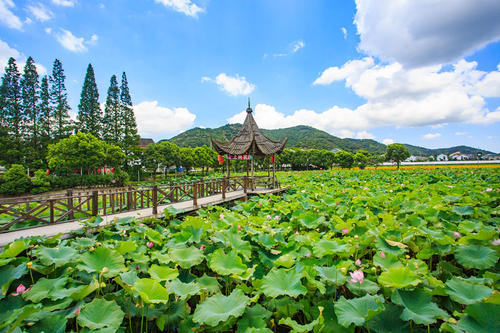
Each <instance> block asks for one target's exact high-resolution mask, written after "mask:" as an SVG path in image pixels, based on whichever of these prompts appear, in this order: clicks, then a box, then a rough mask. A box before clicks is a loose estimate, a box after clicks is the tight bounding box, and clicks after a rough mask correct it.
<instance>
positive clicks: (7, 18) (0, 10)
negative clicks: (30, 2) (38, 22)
mask: <svg viewBox="0 0 500 333" xmlns="http://www.w3.org/2000/svg"><path fill="white" fill-rule="evenodd" d="M14 7H16V5H15V4H14V2H13V1H12V0H0V22H2V23H3V24H4V25H6V26H8V27H9V28H12V29H17V30H21V29H22V28H23V22H22V21H21V19H20V18H19V17H17V16H16V14H14V13H13V12H12V10H11V9H12V8H14Z"/></svg>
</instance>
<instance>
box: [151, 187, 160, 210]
mask: <svg viewBox="0 0 500 333" xmlns="http://www.w3.org/2000/svg"><path fill="white" fill-rule="evenodd" d="M151 196H152V198H151V200H152V201H153V215H155V216H156V215H157V214H158V185H153V193H152V195H151Z"/></svg>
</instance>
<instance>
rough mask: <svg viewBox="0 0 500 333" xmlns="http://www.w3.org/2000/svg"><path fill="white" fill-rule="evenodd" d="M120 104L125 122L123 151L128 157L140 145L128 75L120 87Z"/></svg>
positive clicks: (123, 75)
mask: <svg viewBox="0 0 500 333" xmlns="http://www.w3.org/2000/svg"><path fill="white" fill-rule="evenodd" d="M120 102H121V108H122V110H121V113H122V116H123V118H122V122H123V144H122V146H123V151H124V153H125V155H126V156H128V155H129V153H130V150H131V147H132V146H136V145H138V144H139V135H137V123H136V121H135V115H134V109H133V107H132V98H131V97H130V91H129V89H128V81H127V75H126V74H125V72H123V74H122V84H121V87H120Z"/></svg>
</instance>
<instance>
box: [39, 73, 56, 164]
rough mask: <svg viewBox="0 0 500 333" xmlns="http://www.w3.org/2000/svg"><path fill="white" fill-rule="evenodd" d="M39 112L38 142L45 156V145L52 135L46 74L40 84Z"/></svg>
mask: <svg viewBox="0 0 500 333" xmlns="http://www.w3.org/2000/svg"><path fill="white" fill-rule="evenodd" d="M38 108H39V110H40V111H39V112H40V121H39V124H38V127H39V130H40V142H41V144H42V149H41V150H42V153H43V155H44V156H45V155H46V153H47V147H48V145H49V144H51V143H52V137H53V131H52V129H53V112H52V108H51V105H50V93H49V79H48V78H47V76H44V77H43V78H42V83H41V84H40V101H39V104H38Z"/></svg>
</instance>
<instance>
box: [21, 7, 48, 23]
mask: <svg viewBox="0 0 500 333" xmlns="http://www.w3.org/2000/svg"><path fill="white" fill-rule="evenodd" d="M26 8H27V9H28V11H29V12H30V13H31V15H33V16H34V17H35V18H36V19H37V20H38V21H40V22H45V21H48V20H50V19H52V18H53V17H54V13H52V12H51V11H50V9H48V8H47V7H45V6H44V5H43V4H41V3H37V4H34V5H29V6H28V7H26Z"/></svg>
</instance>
